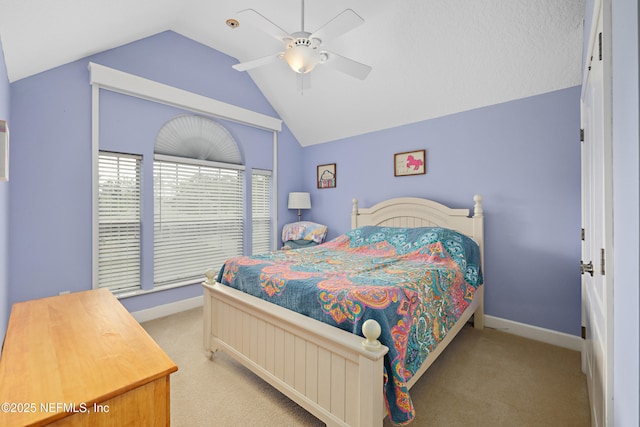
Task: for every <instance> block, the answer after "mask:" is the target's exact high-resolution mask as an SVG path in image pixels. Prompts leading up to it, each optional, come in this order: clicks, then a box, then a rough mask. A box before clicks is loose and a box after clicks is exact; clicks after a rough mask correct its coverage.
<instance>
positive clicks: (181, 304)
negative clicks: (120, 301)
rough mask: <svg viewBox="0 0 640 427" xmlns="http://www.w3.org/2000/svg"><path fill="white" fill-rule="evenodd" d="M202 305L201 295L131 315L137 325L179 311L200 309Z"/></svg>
mask: <svg viewBox="0 0 640 427" xmlns="http://www.w3.org/2000/svg"><path fill="white" fill-rule="evenodd" d="M203 304H204V300H203V299H202V295H201V296H198V297H193V298H188V299H183V300H180V301H176V302H172V303H169V304H163V305H158V306H156V307H151V308H147V309H145V310H140V311H134V312H132V313H131V315H132V316H133V318H134V319H136V320H137V321H138V322H139V323H142V322H147V321H149V320H153V319H159V318H161V317H165V316H170V315H172V314H176V313H180V312H181V311H187V310H191V309H192V308H196V307H201V306H202V305H203Z"/></svg>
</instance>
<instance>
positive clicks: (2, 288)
mask: <svg viewBox="0 0 640 427" xmlns="http://www.w3.org/2000/svg"><path fill="white" fill-rule="evenodd" d="M0 120H6V121H7V122H8V121H9V78H8V77H7V68H6V66H5V62H4V51H3V50H2V40H0ZM9 185H10V181H9V182H0V352H1V351H2V350H1V349H2V344H1V343H2V342H4V335H5V333H6V331H7V321H8V320H9V312H10V304H9Z"/></svg>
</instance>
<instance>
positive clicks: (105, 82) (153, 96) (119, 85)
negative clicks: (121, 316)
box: [89, 62, 282, 297]
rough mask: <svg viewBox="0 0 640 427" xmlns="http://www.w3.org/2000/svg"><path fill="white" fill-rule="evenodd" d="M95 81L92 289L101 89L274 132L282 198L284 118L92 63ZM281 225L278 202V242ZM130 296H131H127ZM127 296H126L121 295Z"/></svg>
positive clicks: (275, 193) (94, 284) (94, 282)
mask: <svg viewBox="0 0 640 427" xmlns="http://www.w3.org/2000/svg"><path fill="white" fill-rule="evenodd" d="M89 74H90V84H91V172H92V173H91V181H92V195H91V203H92V205H91V208H92V242H91V247H92V254H93V257H92V258H93V261H92V273H91V281H92V288H93V289H97V288H98V259H97V253H98V227H99V224H98V212H97V207H98V153H99V149H100V89H104V90H109V91H112V92H117V93H122V94H125V95H129V96H133V97H136V98H141V99H145V100H148V101H152V102H157V103H160V104H165V105H169V106H173V107H177V108H181V109H184V110H187V111H192V112H195V113H200V114H205V115H208V116H213V117H218V118H221V119H224V120H230V121H233V122H236V123H241V124H244V125H247V126H251V127H255V128H259V129H264V130H268V131H272V134H273V198H274V200H276V201H277V200H278V185H277V182H278V180H277V177H278V172H277V171H278V132H279V131H281V130H282V120H279V119H276V118H274V117H270V116H267V115H265V114H261V113H257V112H255V111H251V110H247V109H245V108H241V107H237V106H235V105H231V104H227V103H224V102H221V101H218V100H216V99H213V98H208V97H205V96H202V95H198V94H196V93H193V92H189V91H186V90H183V89H179V88H176V87H173V86H169V85H166V84H163V83H159V82H156V81H153V80H149V79H145V78H143V77H140V76H136V75H133V74H129V73H126V72H123V71H120V70H116V69H114V68H109V67H105V66H103V65H100V64H96V63H93V62H90V63H89ZM277 224H278V203H277V202H276V203H275V206H274V226H273V241H274V242H275V241H276V236H277ZM159 290H160V289H157V290H156V289H152V290H146V291H143V292H138V293H136V295H140V294H142V293H151V292H157V291H159ZM127 296H129V295H127ZM121 297H123V296H121Z"/></svg>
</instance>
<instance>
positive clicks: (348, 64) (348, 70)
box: [322, 52, 371, 80]
mask: <svg viewBox="0 0 640 427" xmlns="http://www.w3.org/2000/svg"><path fill="white" fill-rule="evenodd" d="M325 53H326V55H327V60H326V61H325V62H323V63H322V64H323V65H327V66H329V67H331V68H333V69H335V70H338V71H340V72H343V73H345V74H348V75H350V76H351V77H355V78H356V79H360V80H364V79H366V78H367V76H368V75H369V73H370V72H371V67H370V66H368V65H365V64H362V63H360V62H358V61H354V60H353V59H349V58H345V57H344V56H340V55H338V54H337V53H333V52H325Z"/></svg>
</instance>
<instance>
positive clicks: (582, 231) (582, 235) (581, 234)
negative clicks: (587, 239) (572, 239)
mask: <svg viewBox="0 0 640 427" xmlns="http://www.w3.org/2000/svg"><path fill="white" fill-rule="evenodd" d="M580 230H581V231H580V240H582V241H584V228H581V229H580Z"/></svg>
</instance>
